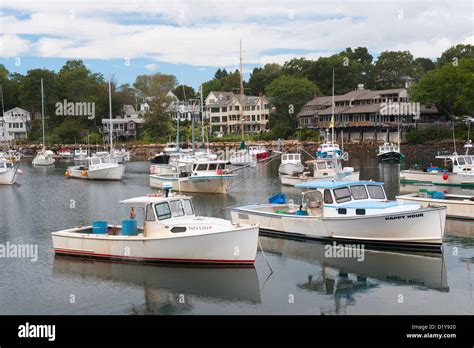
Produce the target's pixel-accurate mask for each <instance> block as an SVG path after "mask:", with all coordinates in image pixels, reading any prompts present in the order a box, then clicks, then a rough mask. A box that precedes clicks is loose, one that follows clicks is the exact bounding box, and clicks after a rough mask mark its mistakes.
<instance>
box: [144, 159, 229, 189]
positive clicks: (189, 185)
mask: <svg viewBox="0 0 474 348" xmlns="http://www.w3.org/2000/svg"><path fill="white" fill-rule="evenodd" d="M155 170H156V171H155V173H156V174H151V175H150V186H151V187H152V188H158V189H162V188H163V187H164V185H166V184H168V183H170V184H171V185H172V187H173V190H175V191H181V192H202V193H226V192H227V189H228V188H229V185H230V183H231V181H232V180H233V179H235V178H236V177H237V174H232V173H230V172H229V171H228V170H227V168H226V161H218V160H214V161H211V160H195V161H179V162H178V163H177V164H174V165H173V164H172V165H168V166H160V167H158V166H156V167H155ZM158 170H160V171H158Z"/></svg>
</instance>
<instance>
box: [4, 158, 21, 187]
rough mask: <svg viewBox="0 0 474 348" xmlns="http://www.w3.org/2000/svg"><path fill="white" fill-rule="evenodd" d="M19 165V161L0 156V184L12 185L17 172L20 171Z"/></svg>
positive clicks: (19, 172)
mask: <svg viewBox="0 0 474 348" xmlns="http://www.w3.org/2000/svg"><path fill="white" fill-rule="evenodd" d="M19 166H20V162H15V161H12V160H11V159H7V158H0V185H13V184H14V183H15V182H16V178H17V177H18V174H21V171H20V170H19V169H18V168H19Z"/></svg>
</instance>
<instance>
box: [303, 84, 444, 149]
mask: <svg viewBox="0 0 474 348" xmlns="http://www.w3.org/2000/svg"><path fill="white" fill-rule="evenodd" d="M334 105H335V106H334V128H335V129H336V133H337V134H338V136H340V134H341V131H343V133H344V135H345V137H348V138H359V139H386V140H390V139H394V138H395V137H396V136H397V130H398V126H399V124H400V128H401V129H402V131H403V130H407V129H409V128H411V127H415V125H416V124H422V125H426V124H432V123H440V122H443V123H444V122H445V118H444V117H443V116H442V115H441V114H440V113H439V112H438V111H437V110H436V109H435V108H427V107H425V106H423V105H419V104H417V103H411V102H410V99H409V96H408V91H407V89H406V88H395V89H387V90H379V91H371V90H366V89H364V87H363V85H359V86H358V88H357V89H356V90H354V91H351V92H348V93H346V94H344V95H336V96H334ZM332 109H333V108H332V96H324V97H316V98H314V99H312V100H311V101H309V102H308V103H306V104H305V105H304V106H303V107H302V108H301V110H300V112H299V113H298V114H297V119H298V128H313V129H319V130H321V133H324V132H325V130H326V129H327V128H329V127H330V125H331V118H332ZM392 133H394V134H392Z"/></svg>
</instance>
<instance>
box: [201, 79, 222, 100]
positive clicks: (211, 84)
mask: <svg viewBox="0 0 474 348" xmlns="http://www.w3.org/2000/svg"><path fill="white" fill-rule="evenodd" d="M221 90H222V83H221V81H219V80H217V79H212V80H209V81H207V82H204V83H203V84H202V95H203V97H204V98H206V97H207V96H208V95H209V93H210V92H211V91H221Z"/></svg>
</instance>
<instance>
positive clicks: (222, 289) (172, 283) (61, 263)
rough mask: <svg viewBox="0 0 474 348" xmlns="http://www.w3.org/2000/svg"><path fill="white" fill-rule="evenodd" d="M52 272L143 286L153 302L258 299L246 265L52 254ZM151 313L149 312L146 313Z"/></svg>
mask: <svg viewBox="0 0 474 348" xmlns="http://www.w3.org/2000/svg"><path fill="white" fill-rule="evenodd" d="M53 272H54V273H55V274H58V275H61V276H69V277H74V276H78V277H92V278H99V279H104V280H110V281H119V282H122V283H126V284H129V285H138V286H143V288H144V290H145V292H146V294H147V295H149V296H146V297H147V298H146V300H147V301H151V302H153V303H154V305H158V306H161V305H165V304H167V303H161V302H162V301H165V302H168V303H169V304H170V305H173V304H175V305H181V306H182V304H181V303H180V302H179V295H184V298H186V301H185V303H186V304H189V301H190V299H189V298H188V296H198V297H203V298H211V299H215V300H219V301H231V302H245V303H251V304H258V303H260V289H259V283H258V276H257V272H256V270H255V268H254V267H253V266H247V267H171V266H156V265H143V264H132V263H118V262H108V261H102V260H94V259H83V258H75V257H70V256H64V255H56V256H55V257H54V265H53ZM157 302H159V303H157ZM148 314H150V313H148Z"/></svg>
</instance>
